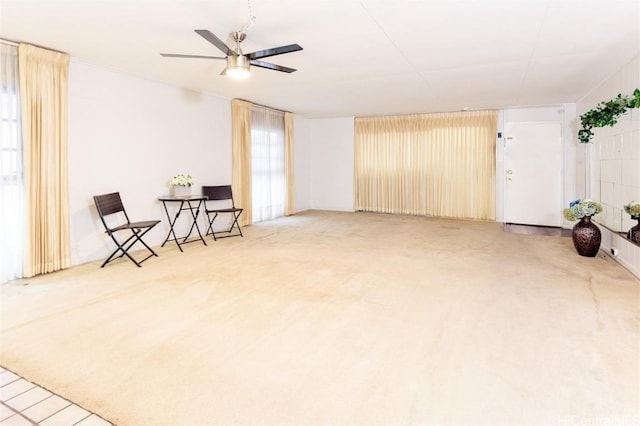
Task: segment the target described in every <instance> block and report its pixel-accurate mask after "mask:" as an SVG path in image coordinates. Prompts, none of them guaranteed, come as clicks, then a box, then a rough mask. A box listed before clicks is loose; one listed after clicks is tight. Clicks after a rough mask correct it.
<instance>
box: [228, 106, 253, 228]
mask: <svg viewBox="0 0 640 426" xmlns="http://www.w3.org/2000/svg"><path fill="white" fill-rule="evenodd" d="M231 139H232V163H233V164H232V179H231V185H232V188H233V198H234V199H233V202H234V204H235V205H236V206H238V207H241V208H243V209H244V210H243V212H242V214H241V215H240V219H239V222H240V225H241V226H244V225H249V224H251V223H253V218H252V214H251V212H252V205H253V204H252V203H251V193H252V189H251V102H247V101H243V100H240V99H233V100H232V101H231Z"/></svg>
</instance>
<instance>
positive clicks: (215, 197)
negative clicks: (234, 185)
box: [202, 185, 243, 241]
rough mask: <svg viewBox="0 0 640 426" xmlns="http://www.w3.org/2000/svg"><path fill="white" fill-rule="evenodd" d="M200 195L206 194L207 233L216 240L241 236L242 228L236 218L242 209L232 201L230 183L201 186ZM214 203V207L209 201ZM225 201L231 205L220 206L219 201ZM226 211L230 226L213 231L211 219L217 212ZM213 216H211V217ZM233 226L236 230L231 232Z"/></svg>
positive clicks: (223, 212)
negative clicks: (220, 235)
mask: <svg viewBox="0 0 640 426" xmlns="http://www.w3.org/2000/svg"><path fill="white" fill-rule="evenodd" d="M202 195H206V196H207V197H208V199H207V201H205V209H204V211H205V212H206V213H207V219H208V220H209V228H208V229H207V234H206V235H209V234H212V235H213V240H214V241H216V240H217V239H218V238H228V237H238V236H240V237H243V235H242V230H241V229H240V224H239V223H238V218H239V217H240V215H241V214H242V210H243V209H241V208H239V207H236V206H235V205H234V203H233V193H232V192H231V185H221V186H203V187H202ZM212 201H213V202H214V203H215V206H214V207H211V208H210V206H211V202H212ZM222 201H227V203H226V204H227V206H228V205H229V203H231V207H224V206H222V207H221V206H220V202H222ZM225 213H228V214H230V215H231V219H232V221H231V226H230V227H229V229H228V230H226V231H216V232H214V231H213V221H215V220H216V218H217V217H218V215H219V214H225ZM212 216H213V217H212ZM233 228H236V229H237V230H238V232H236V233H233ZM217 234H229V235H224V236H222V237H219V236H217Z"/></svg>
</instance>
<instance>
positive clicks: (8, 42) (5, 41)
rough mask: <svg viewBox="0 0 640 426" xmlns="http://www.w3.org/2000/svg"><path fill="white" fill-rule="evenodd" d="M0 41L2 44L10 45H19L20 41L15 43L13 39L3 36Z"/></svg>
mask: <svg viewBox="0 0 640 426" xmlns="http://www.w3.org/2000/svg"><path fill="white" fill-rule="evenodd" d="M0 42H1V43H4V44H9V45H11V46H16V47H17V46H19V45H20V43H16V42H15V41H11V40H7V39H4V38H0Z"/></svg>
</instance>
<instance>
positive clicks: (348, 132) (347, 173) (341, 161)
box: [310, 117, 354, 211]
mask: <svg viewBox="0 0 640 426" xmlns="http://www.w3.org/2000/svg"><path fill="white" fill-rule="evenodd" d="M310 121H311V125H310V132H311V139H310V140H311V152H310V153H311V180H310V182H311V185H310V186H311V191H310V194H311V197H310V206H311V208H312V209H320V210H340V211H353V148H354V146H353V143H354V142H353V141H354V139H353V138H354V134H353V126H354V124H353V117H342V118H326V119H324V118H323V119H314V120H310Z"/></svg>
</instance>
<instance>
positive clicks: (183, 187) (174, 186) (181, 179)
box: [171, 174, 194, 197]
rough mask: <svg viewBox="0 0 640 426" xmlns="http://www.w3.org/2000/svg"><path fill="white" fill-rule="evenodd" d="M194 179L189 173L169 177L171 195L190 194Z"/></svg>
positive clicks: (181, 195) (182, 195) (183, 195)
mask: <svg viewBox="0 0 640 426" xmlns="http://www.w3.org/2000/svg"><path fill="white" fill-rule="evenodd" d="M193 184H194V181H193V178H192V177H191V175H185V174H179V175H175V176H174V177H173V178H172V179H171V195H173V196H174V197H186V196H189V195H191V187H192V186H193Z"/></svg>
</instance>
